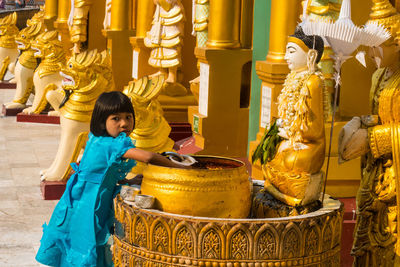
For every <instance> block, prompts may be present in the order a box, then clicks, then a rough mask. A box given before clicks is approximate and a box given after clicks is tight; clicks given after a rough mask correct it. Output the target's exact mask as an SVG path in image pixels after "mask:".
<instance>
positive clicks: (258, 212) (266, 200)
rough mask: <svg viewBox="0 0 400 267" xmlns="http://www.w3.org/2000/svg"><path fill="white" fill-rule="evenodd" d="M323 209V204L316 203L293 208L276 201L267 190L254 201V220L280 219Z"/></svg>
mask: <svg viewBox="0 0 400 267" xmlns="http://www.w3.org/2000/svg"><path fill="white" fill-rule="evenodd" d="M320 208H321V202H320V201H315V202H312V203H310V204H308V205H306V206H301V207H300V206H299V207H292V206H289V205H286V204H285V203H283V202H281V201H279V200H277V199H275V198H274V197H273V196H272V195H271V194H269V193H268V192H267V191H265V190H261V191H260V192H258V193H257V194H256V195H255V197H254V199H253V207H252V214H253V216H252V217H253V218H278V217H287V216H297V215H302V214H307V213H310V212H313V211H316V210H318V209H320Z"/></svg>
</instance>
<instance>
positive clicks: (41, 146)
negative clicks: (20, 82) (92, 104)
mask: <svg viewBox="0 0 400 267" xmlns="http://www.w3.org/2000/svg"><path fill="white" fill-rule="evenodd" d="M13 95H14V90H12V89H0V106H1V105H2V104H3V103H4V102H8V101H10V100H11V99H12V98H13ZM59 135H60V129H59V125H50V124H35V123H20V122H16V118H15V117H2V118H0V266H1V267H11V266H12V267H17V266H24V267H31V266H32V267H33V266H44V265H41V264H38V263H37V262H36V261H35V254H36V251H37V249H38V247H39V244H40V238H41V234H42V225H43V223H44V222H45V221H48V220H49V218H50V215H51V212H52V211H53V208H54V206H55V204H56V203H57V201H48V200H46V201H45V200H42V197H41V193H40V188H39V183H40V178H39V171H40V170H41V169H43V168H47V167H49V166H50V164H51V161H52V159H53V158H54V156H55V153H56V151H57V147H58V139H59Z"/></svg>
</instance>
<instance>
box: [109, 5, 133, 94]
mask: <svg viewBox="0 0 400 267" xmlns="http://www.w3.org/2000/svg"><path fill="white" fill-rule="evenodd" d="M132 4H133V3H132V1H130V0H113V1H112V6H111V25H110V29H108V30H106V31H105V35H106V37H107V50H108V51H110V54H111V66H112V70H113V75H114V83H115V88H116V90H119V91H122V90H123V87H124V86H125V85H127V84H128V82H129V81H130V80H131V73H132V65H131V61H130V60H129V59H131V58H132V49H131V46H130V43H129V37H131V36H132V35H133V30H132V22H131V21H132Z"/></svg>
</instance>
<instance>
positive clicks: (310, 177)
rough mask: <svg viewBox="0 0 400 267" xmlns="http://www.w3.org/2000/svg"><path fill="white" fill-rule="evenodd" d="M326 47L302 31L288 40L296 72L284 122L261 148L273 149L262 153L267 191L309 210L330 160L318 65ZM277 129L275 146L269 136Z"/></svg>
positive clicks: (287, 88)
mask: <svg viewBox="0 0 400 267" xmlns="http://www.w3.org/2000/svg"><path fill="white" fill-rule="evenodd" d="M323 45H324V43H323V40H322V38H321V37H319V36H307V35H305V34H304V33H303V31H302V29H301V28H300V27H298V28H297V29H296V32H295V34H294V35H292V36H290V37H289V39H288V43H287V46H286V54H285V59H286V61H287V62H288V65H289V69H290V70H291V72H290V73H289V74H288V76H287V78H286V80H285V83H284V86H283V89H282V91H281V93H280V95H279V97H278V116H279V119H278V120H277V122H276V124H275V125H274V127H271V128H270V129H269V132H268V133H267V134H266V135H265V137H267V138H263V139H264V141H263V140H262V141H261V143H260V145H259V146H260V147H265V148H267V149H266V150H268V147H270V148H273V149H272V150H273V151H272V154H269V155H267V154H268V153H270V151H266V152H265V153H267V154H266V156H264V155H262V156H263V157H264V160H262V164H263V165H262V171H263V174H264V178H265V185H264V187H265V190H266V191H267V192H268V193H269V194H271V195H272V196H273V197H274V198H275V199H277V200H279V201H281V202H283V203H284V204H286V205H289V206H305V205H307V204H310V203H313V202H315V201H316V200H318V199H319V197H320V192H321V182H322V176H323V175H322V173H321V172H320V169H321V167H322V165H323V163H324V159H325V132H324V115H323V110H324V107H323V101H324V95H323V92H324V82H323V78H322V74H321V73H320V72H319V71H317V67H316V64H317V63H318V62H319V60H320V59H321V56H322V53H323ZM274 131H275V133H274V134H273V135H275V141H273V142H274V144H272V143H271V141H272V140H269V137H270V136H273V135H271V133H273V132H274ZM278 136H279V137H278ZM265 142H267V143H265ZM274 146H276V154H275V150H274V149H275V148H274ZM259 151H260V150H257V149H256V151H255V154H257V153H259ZM268 159H269V161H268ZM290 215H295V214H290Z"/></svg>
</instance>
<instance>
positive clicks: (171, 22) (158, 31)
mask: <svg viewBox="0 0 400 267" xmlns="http://www.w3.org/2000/svg"><path fill="white" fill-rule="evenodd" d="M154 3H155V4H156V10H155V12H154V18H153V22H152V26H151V30H150V31H149V32H147V36H146V38H145V39H144V43H145V45H146V46H147V47H149V48H151V49H152V50H151V54H150V58H149V64H150V65H151V66H153V67H155V68H158V69H160V72H159V73H165V74H166V75H167V79H166V81H165V85H164V88H163V93H164V94H167V95H170V96H183V95H186V94H187V90H186V88H185V87H184V86H183V85H181V84H180V83H178V81H177V71H178V67H179V66H180V65H181V46H182V36H183V27H184V20H185V17H184V9H183V5H182V3H181V1H180V0H155V1H154ZM165 69H168V71H166V70H165Z"/></svg>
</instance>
